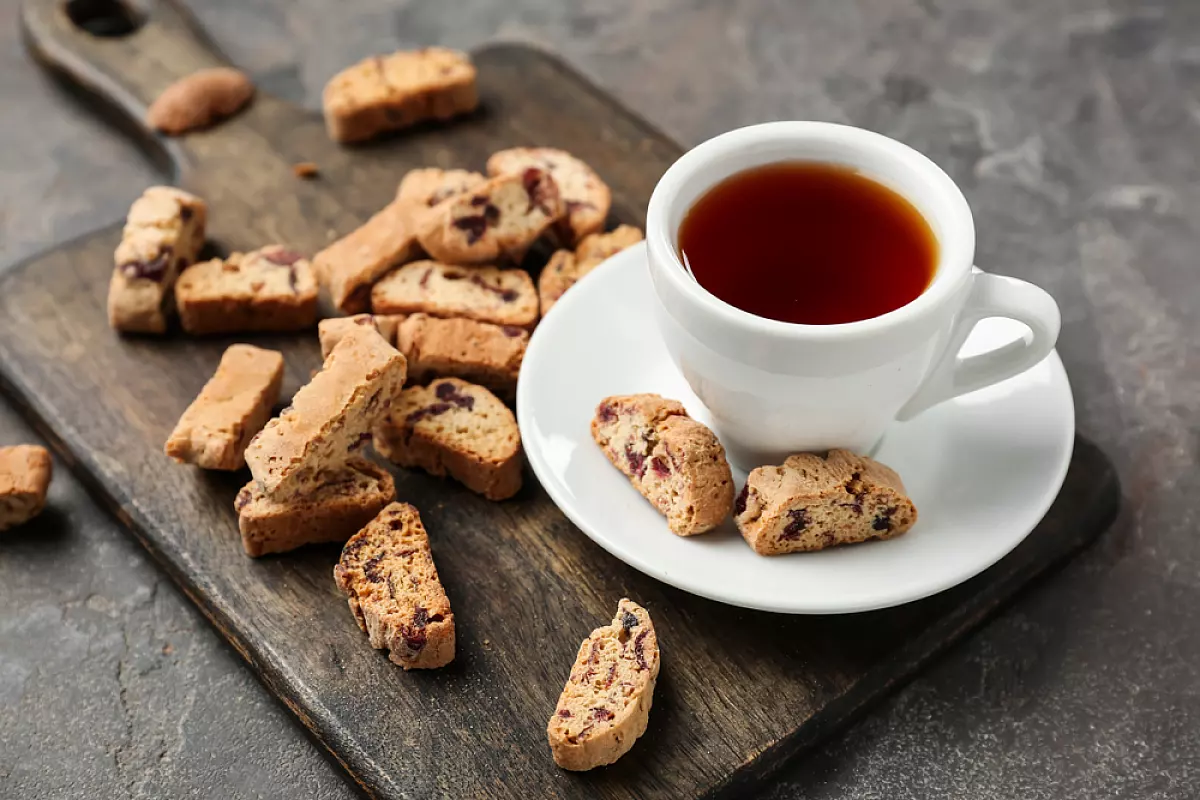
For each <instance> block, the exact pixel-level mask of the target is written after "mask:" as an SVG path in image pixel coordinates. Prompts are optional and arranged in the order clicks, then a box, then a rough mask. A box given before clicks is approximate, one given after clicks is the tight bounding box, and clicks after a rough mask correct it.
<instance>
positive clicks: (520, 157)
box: [487, 147, 612, 245]
mask: <svg viewBox="0 0 1200 800" xmlns="http://www.w3.org/2000/svg"><path fill="white" fill-rule="evenodd" d="M531 167H533V168H536V169H541V170H544V171H546V172H548V173H550V177H552V178H554V182H555V183H556V184H558V191H559V193H560V194H561V195H562V199H563V203H564V205H565V206H566V209H565V210H566V214H565V215H564V216H563V218H562V219H561V220H560V221H559V222H558V225H557V230H558V234H559V239H560V240H561V241H562V243H563V244H565V245H573V244H575V243H576V242H578V241H579V240H580V239H582V238H583V237H584V236H587V235H588V234H589V233H596V232H597V231H601V230H604V221H605V220H606V219H607V218H608V210H609V208H610V207H611V206H612V192H611V191H610V190H609V188H608V185H607V184H606V183H605V182H604V181H602V180H600V176H599V175H597V174H596V173H595V172H594V171H593V170H592V168H591V167H589V166H588V165H587V164H585V163H584V162H583V161H580V160H579V159H578V158H576V157H575V156H573V155H571V154H570V153H568V152H566V151H565V150H556V149H554V148H553V147H514V148H511V149H509V150H501V151H499V152H497V153H493V154H492V156H491V158H489V159H488V162H487V170H488V174H489V175H520V174H521V173H523V172H524V171H525V170H527V169H529V168H531Z"/></svg>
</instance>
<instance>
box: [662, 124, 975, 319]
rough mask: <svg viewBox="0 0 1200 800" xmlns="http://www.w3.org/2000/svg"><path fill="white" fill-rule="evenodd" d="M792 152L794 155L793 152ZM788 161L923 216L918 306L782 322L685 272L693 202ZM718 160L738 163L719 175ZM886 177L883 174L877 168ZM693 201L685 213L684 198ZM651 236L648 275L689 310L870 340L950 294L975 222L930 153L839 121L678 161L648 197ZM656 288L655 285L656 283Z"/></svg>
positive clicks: (963, 268) (742, 138) (750, 129)
mask: <svg viewBox="0 0 1200 800" xmlns="http://www.w3.org/2000/svg"><path fill="white" fill-rule="evenodd" d="M793 151H794V152H793ZM789 161H813V162H818V163H827V164H838V165H842V166H847V167H850V168H852V169H855V170H857V171H859V172H860V173H861V174H862V175H864V176H865V177H867V178H870V179H872V180H875V181H877V182H879V183H882V184H883V185H884V186H887V187H888V188H890V189H892V190H893V191H895V192H897V193H899V194H900V195H901V196H902V197H904V198H905V199H906V200H908V201H909V202H910V203H912V204H913V205H914V206H915V207H916V209H917V211H918V212H920V213H921V216H923V217H924V218H925V220H926V222H927V223H929V226H930V228H931V229H932V230H933V234H934V237H935V239H936V241H937V244H938V258H937V264H936V266H935V269H934V274H933V279H932V280H931V281H930V284H929V286H928V287H927V288H926V289H925V291H924V292H922V293H921V294H920V296H918V297H917V298H916V299H915V300H913V301H912V302H910V303H907V304H905V305H903V306H901V307H900V308H897V309H894V310H892V311H889V312H887V313H885V314H881V315H879V316H877V317H870V318H868V319H864V320H857V321H854V322H844V323H837V324H832V325H809V324H802V323H794V322H783V321H780V320H775V319H769V318H766V317H760V316H757V315H755V314H751V313H750V312H748V311H743V310H742V309H740V308H738V307H737V306H733V305H730V304H729V303H726V302H725V301H724V300H721V299H720V298H719V297H717V296H716V295H714V294H712V293H710V292H709V291H708V290H707V289H705V288H704V287H703V286H701V285H700V284H699V283H698V282H697V281H696V280H695V279H694V278H693V277H692V276H691V275H690V274H689V273H688V271H687V269H686V268H685V267H684V265H683V262H682V260H681V259H680V256H679V250H678V247H677V244H676V242H677V240H678V230H679V223H680V222H682V220H683V217H684V216H685V215H686V214H687V212H688V210H689V208H690V204H691V202H694V199H698V198H699V197H700V196H702V195H703V194H704V193H705V192H707V191H708V190H709V189H711V188H712V187H713V186H715V185H716V184H717V183H720V182H721V181H722V180H725V179H726V178H728V177H730V176H732V175H735V174H737V173H739V172H742V171H744V170H746V169H752V168H754V167H758V166H764V165H767V164H773V163H782V162H789ZM722 162H726V163H730V162H736V163H738V164H740V166H737V167H735V168H733V169H728V170H725V171H723V172H722V168H721V167H720V164H721V163H722ZM881 164H882V165H885V166H886V170H883V171H886V172H887V173H888V174H887V175H883V174H880V172H881V170H880V169H878V166H879V165H881ZM714 165H717V166H716V167H715V171H716V172H718V173H722V174H719V175H718V176H717V177H716V178H715V180H711V181H706V182H704V184H703V185H702V186H701V187H700V188H699V189H698V190H696V189H694V188H693V186H694V183H695V182H696V181H697V177H698V175H699V174H700V173H701V172H703V171H705V170H707V169H709V168H713V167H714ZM685 190H691V191H690V193H691V194H692V195H693V198H694V199H693V200H691V201H689V202H688V207H684V208H680V207H679V206H680V197H679V196H680V194H681V193H682V192H684V191H685ZM646 238H647V244H648V247H649V248H650V264H651V270H652V272H655V271H656V272H657V273H658V274H659V275H661V276H662V278H663V279H664V280H666V281H668V282H670V284H671V287H672V288H673V289H674V290H675V291H676V292H678V293H680V294H682V295H683V296H684V297H686V298H687V299H688V300H690V301H691V302H692V303H694V304H697V305H699V306H701V307H702V308H703V309H704V310H706V311H707V312H709V313H710V314H715V315H717V316H718V317H720V318H722V319H723V320H724V321H725V322H727V323H730V324H736V325H738V326H741V327H743V328H749V329H751V330H754V331H756V332H760V333H764V334H771V335H775V336H787V337H800V338H806V339H811V338H814V337H821V338H834V337H837V338H845V337H847V336H858V335H874V334H878V333H880V332H881V331H885V330H886V329H888V328H892V327H896V326H899V325H902V324H904V323H906V322H909V321H911V320H913V319H914V318H916V317H919V316H920V315H922V314H924V313H926V312H927V311H930V310H932V309H934V308H936V307H937V306H939V305H940V304H941V303H942V302H944V301H946V300H947V299H949V298H950V297H951V296H953V295H954V294H955V292H956V290H957V289H958V287H959V286H960V285H961V284H962V282H963V281H964V280H966V279H967V277H968V276H969V275H970V273H971V269H972V266H973V262H974V254H975V225H974V221H973V219H972V216H971V209H970V206H969V205H968V204H967V200H966V198H965V197H964V196H963V193H962V190H960V189H959V188H958V186H957V184H955V183H954V181H953V180H951V178H950V176H949V175H947V174H946V173H945V171H944V170H942V168H941V167H939V166H938V165H937V164H935V163H934V162H933V161H932V160H930V159H929V158H928V157H927V156H925V155H923V154H922V153H920V152H918V151H917V150H914V149H913V148H911V147H909V146H908V145H906V144H903V143H902V142H898V141H896V140H895V139H892V138H889V137H887V136H884V135H883V134H880V133H875V132H873V131H868V130H865V129H863V128H856V127H853V126H851V125H841V124H838V123H833V122H809V121H784V122H764V123H760V124H757V125H749V126H746V127H744V128H736V129H734V130H731V131H728V132H727V133H723V134H720V135H719V136H715V137H713V138H712V139H709V140H707V141H705V142H703V143H701V144H699V145H697V146H696V147H694V148H692V149H691V150H689V151H687V152H686V153H684V154H683V155H682V156H681V157H680V158H679V160H677V161H676V162H675V163H674V164H672V165H671V166H670V167H669V168H668V169H667V171H666V172H665V173H663V176H662V178H660V179H659V181H658V184H657V185H656V186H655V187H654V192H653V194H651V196H650V205H649V208H648V209H647V212H646ZM656 283H657V281H656Z"/></svg>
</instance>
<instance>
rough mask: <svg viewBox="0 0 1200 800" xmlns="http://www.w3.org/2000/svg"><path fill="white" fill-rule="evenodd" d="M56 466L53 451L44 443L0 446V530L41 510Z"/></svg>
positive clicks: (28, 518)
mask: <svg viewBox="0 0 1200 800" xmlns="http://www.w3.org/2000/svg"><path fill="white" fill-rule="evenodd" d="M53 470H54V467H53V462H52V461H51V460H50V453H49V452H48V451H47V450H46V448H44V447H39V446H38V445H36V444H19V445H15V446H13V447H0V531H3V530H7V529H9V528H12V527H15V526H17V525H20V524H21V523H23V522H28V521H29V520H31V519H33V518H34V517H36V516H37V515H38V514H40V513H42V509H43V508H45V506H46V492H47V491H48V490H49V488H50V478H51V477H52V475H53Z"/></svg>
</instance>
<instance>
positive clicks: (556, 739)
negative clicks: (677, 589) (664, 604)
mask: <svg viewBox="0 0 1200 800" xmlns="http://www.w3.org/2000/svg"><path fill="white" fill-rule="evenodd" d="M658 667H659V654H658V636H656V635H655V633H654V625H653V623H651V621H650V615H649V614H648V613H646V609H644V608H642V607H641V606H639V605H638V604H637V603H635V602H633V601H632V600H629V599H628V598H623V599H622V600H621V602H620V603H618V604H617V615H616V616H615V617H613V621H612V623H611V624H609V625H606V626H604V627H603V628H597V629H596V630H594V631H592V634H591V636H589V637H588V638H587V639H584V641H583V644H582V645H580V647H579V654H578V655H577V656H576V657H575V664H574V666H572V667H571V677H570V678H569V679H568V680H567V685H566V686H565V687H564V688H563V691H562V695H561V696H560V697H559V698H558V705H557V706H556V707H555V709H554V715H553V716H552V717H550V723H549V725H547V726H546V735H547V737H548V738H549V740H550V752H551V753H553V755H554V762H555V763H556V764H558V765H559V766H560V767H562V768H563V769H570V770H586V769H592V768H593V767H599V766H603V765H605V764H612V763H613V762H614V761H616V760H617V759H618V758H620V757H621V756H623V755H625V754H626V753H627V752H629V748H631V747H633V743H634V742H635V741H637V739H638V737H640V736H641V735H642V734H643V733H645V732H646V724H647V722H648V721H649V718H650V706H651V704H652V703H653V701H654V684H655V682H656V681H657V680H658Z"/></svg>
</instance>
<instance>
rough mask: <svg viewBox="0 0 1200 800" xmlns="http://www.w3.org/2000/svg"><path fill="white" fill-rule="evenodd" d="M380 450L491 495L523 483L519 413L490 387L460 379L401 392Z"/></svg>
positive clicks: (378, 435)
mask: <svg viewBox="0 0 1200 800" xmlns="http://www.w3.org/2000/svg"><path fill="white" fill-rule="evenodd" d="M375 450H376V451H378V453H379V454H380V455H381V456H383V457H384V458H387V459H390V460H391V461H393V462H395V463H396V464H399V465H400V466H402V467H420V468H421V469H423V470H425V471H426V472H428V473H430V474H432V475H439V476H444V475H449V476H450V477H452V478H454V479H455V480H457V481H459V482H460V483H462V484H463V485H464V486H466V487H467V488H468V489H470V490H471V491H473V492H477V493H479V494H481V495H483V496H484V497H486V498H488V499H489V500H505V499H507V498H509V497H512V496H513V495H514V494H516V493H517V492H518V491H519V490H520V488H521V463H522V460H523V459H522V457H521V434H520V432H519V430H518V429H517V420H516V417H514V416H513V413H512V412H511V411H509V410H508V407H507V406H505V405H504V403H501V402H500V400H499V399H498V398H497V397H496V396H495V395H494V394H492V393H491V392H489V391H488V390H487V389H485V388H483V387H482V386H476V385H475V384H473V383H467V382H466V381H463V380H459V379H458V378H441V379H439V380H435V381H434V382H433V383H431V384H430V385H429V386H413V387H410V388H408V389H405V390H404V391H403V392H401V393H400V395H399V396H398V397H397V398H396V399H395V401H393V402H392V406H391V409H390V410H389V414H388V416H387V418H386V419H385V420H384V421H383V422H382V423H380V424H379V425H378V426H377V427H376V428H375Z"/></svg>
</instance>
